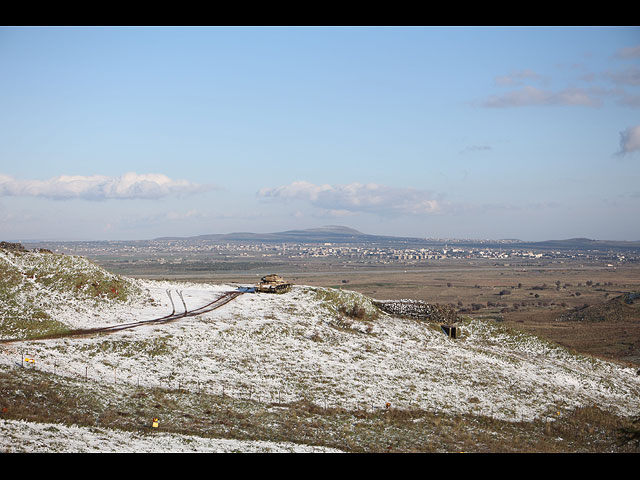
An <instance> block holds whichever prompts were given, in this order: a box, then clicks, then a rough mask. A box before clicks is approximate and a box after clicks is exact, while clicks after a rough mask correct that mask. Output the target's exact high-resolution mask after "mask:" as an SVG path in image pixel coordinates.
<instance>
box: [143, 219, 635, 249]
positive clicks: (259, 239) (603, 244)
mask: <svg viewBox="0 0 640 480" xmlns="http://www.w3.org/2000/svg"><path fill="white" fill-rule="evenodd" d="M154 240H156V241H171V240H194V241H207V242H213V243H234V242H245V243H246V242H249V243H286V242H290V243H374V244H376V243H377V244H385V245H404V246H410V245H413V246H422V247H424V246H444V245H447V244H448V245H458V246H466V247H483V248H531V249H538V250H610V249H616V250H629V249H630V250H639V249H640V241H635V242H630V241H616V240H592V239H589V238H570V239H566V240H545V241H542V242H528V241H523V240H517V239H509V240H456V239H448V240H436V239H427V238H419V237H396V236H390V235H371V234H367V233H363V232H360V231H358V230H355V229H353V228H349V227H345V226H341V225H325V226H323V227H317V228H307V229H303V230H287V231H284V232H274V233H252V232H233V233H222V234H209V235H197V236H193V237H160V238H156V239H154Z"/></svg>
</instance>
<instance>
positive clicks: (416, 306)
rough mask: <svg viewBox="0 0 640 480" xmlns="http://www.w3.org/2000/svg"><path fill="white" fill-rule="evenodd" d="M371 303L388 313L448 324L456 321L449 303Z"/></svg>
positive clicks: (399, 301) (385, 301)
mask: <svg viewBox="0 0 640 480" xmlns="http://www.w3.org/2000/svg"><path fill="white" fill-rule="evenodd" d="M373 304H374V305H375V306H376V307H378V308H379V309H380V310H382V311H383V312H385V313H388V314H390V315H397V316H400V317H410V318H416V319H419V320H426V321H430V322H440V323H449V324H452V323H455V322H457V321H458V315H457V313H456V311H455V309H454V308H453V307H451V306H450V305H438V304H435V303H426V302H422V301H420V300H374V301H373Z"/></svg>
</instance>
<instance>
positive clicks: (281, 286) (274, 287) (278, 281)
mask: <svg viewBox="0 0 640 480" xmlns="http://www.w3.org/2000/svg"><path fill="white" fill-rule="evenodd" d="M289 290H291V284H290V283H289V282H287V281H285V279H284V278H282V277H281V276H280V275H276V274H275V273H272V274H270V275H265V276H264V277H262V279H261V280H260V283H259V284H258V286H257V287H256V291H258V292H263V293H286V292H288V291H289Z"/></svg>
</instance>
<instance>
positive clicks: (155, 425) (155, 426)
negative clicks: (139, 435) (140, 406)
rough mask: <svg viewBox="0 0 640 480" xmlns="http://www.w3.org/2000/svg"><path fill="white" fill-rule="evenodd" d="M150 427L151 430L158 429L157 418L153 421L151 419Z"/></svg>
mask: <svg viewBox="0 0 640 480" xmlns="http://www.w3.org/2000/svg"><path fill="white" fill-rule="evenodd" d="M151 426H152V427H153V428H158V419H157V418H154V419H153V423H152V424H151Z"/></svg>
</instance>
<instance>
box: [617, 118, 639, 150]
mask: <svg viewBox="0 0 640 480" xmlns="http://www.w3.org/2000/svg"><path fill="white" fill-rule="evenodd" d="M637 150H640V125H638V126H635V127H629V128H627V129H626V130H625V131H623V132H620V151H619V152H618V154H620V155H624V154H626V153H631V152H635V151H637Z"/></svg>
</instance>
